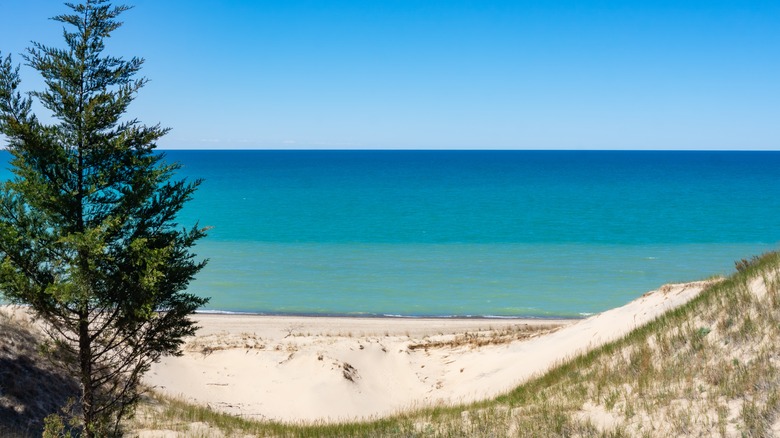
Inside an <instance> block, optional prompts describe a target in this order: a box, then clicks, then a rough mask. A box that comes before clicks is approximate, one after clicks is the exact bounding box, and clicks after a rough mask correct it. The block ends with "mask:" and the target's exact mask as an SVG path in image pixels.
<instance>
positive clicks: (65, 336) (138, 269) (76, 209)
mask: <svg viewBox="0 0 780 438" xmlns="http://www.w3.org/2000/svg"><path fill="white" fill-rule="evenodd" d="M67 6H68V7H69V8H70V9H71V10H72V13H70V14H65V15H59V16H57V17H54V20H56V21H59V22H62V23H64V24H65V25H66V29H65V30H64V33H63V34H64V38H65V43H66V47H65V48H64V49H56V48H51V47H47V46H44V45H42V44H38V43H34V44H33V47H32V48H30V49H28V51H27V53H26V54H25V55H24V59H25V60H26V61H27V65H29V66H30V67H32V68H34V69H35V70H37V71H38V72H39V73H40V74H41V75H42V77H43V78H44V80H45V83H46V88H45V89H44V90H43V91H37V92H33V93H29V95H23V94H22V93H20V92H19V91H18V86H19V84H20V78H19V68H18V67H14V66H13V65H12V62H11V58H10V56H8V57H6V58H4V59H3V58H2V57H1V56H0V134H2V135H4V136H5V138H6V140H7V148H8V150H9V151H10V152H11V154H12V155H13V160H12V166H13V167H12V170H13V173H14V175H15V176H14V178H12V180H11V181H8V182H6V183H5V185H4V186H3V189H2V193H0V291H2V293H3V294H4V296H5V297H6V298H7V299H9V300H10V301H12V302H15V303H22V304H27V305H29V306H30V308H31V309H32V310H33V311H34V312H35V314H36V315H37V316H38V317H39V318H40V319H41V320H43V321H44V322H45V326H46V330H47V332H48V334H49V335H50V337H51V339H52V342H51V343H50V346H51V349H52V351H55V352H57V353H58V354H59V355H61V356H62V357H64V359H65V361H66V363H67V366H68V368H69V371H70V372H71V373H73V375H74V376H76V377H77V379H78V381H79V382H80V384H81V390H82V395H81V399H80V400H78V401H77V402H76V403H75V404H74V405H73V407H72V409H71V415H73V417H74V419H75V421H73V419H72V421H71V423H72V424H75V425H76V427H77V428H78V429H80V430H81V431H82V432H83V434H84V435H85V436H87V437H91V436H107V435H114V434H118V433H120V431H119V424H120V420H121V419H122V418H123V417H126V416H128V415H129V414H131V413H132V409H133V407H134V405H135V403H136V401H137V400H138V397H139V381H140V378H141V376H142V375H143V374H144V372H146V371H147V370H148V369H149V367H150V365H151V364H152V363H153V362H155V361H157V360H158V359H159V358H160V357H161V356H162V355H176V354H180V346H181V344H182V338H183V337H184V336H188V335H192V334H193V333H194V331H195V329H196V328H197V327H196V326H195V325H194V323H193V321H192V320H190V319H189V315H191V314H192V313H193V312H194V311H195V310H196V309H197V308H198V307H200V306H202V305H204V304H205V303H206V302H207V299H204V298H200V297H197V296H195V295H192V294H188V293H186V292H185V289H186V287H187V285H188V283H189V282H190V281H191V280H192V279H193V277H194V275H195V274H196V273H197V272H198V271H199V270H200V269H202V268H203V266H204V265H205V261H197V260H195V258H194V257H195V255H194V254H193V253H192V252H191V251H190V249H191V247H192V246H193V245H194V244H195V243H196V241H197V240H198V239H200V238H202V237H204V235H205V231H206V230H205V229H203V228H198V226H197V225H195V226H194V227H192V228H189V229H187V228H180V227H179V225H178V224H177V223H176V215H177V213H178V212H179V211H180V210H181V208H182V207H183V206H184V204H185V203H186V202H187V201H188V200H189V199H190V198H191V196H192V194H193V192H194V191H195V190H196V188H197V186H198V185H199V183H200V181H194V182H187V181H184V180H174V179H173V176H174V173H175V171H176V170H177V169H178V168H179V166H178V165H176V164H165V162H164V161H163V157H162V155H161V154H157V153H155V152H154V149H155V147H156V141H157V140H158V139H159V138H160V137H162V136H163V135H165V133H166V132H167V131H168V130H167V129H165V128H161V127H160V126H159V125H156V126H151V127H148V126H144V125H142V124H141V123H140V122H139V121H138V120H124V119H123V118H122V116H123V114H124V113H125V112H126V110H127V108H128V105H130V103H131V102H132V101H133V98H134V97H135V95H136V93H137V92H138V91H139V90H140V89H141V88H142V87H143V86H144V84H145V83H146V79H143V78H142V79H135V76H136V74H137V73H138V71H139V70H140V68H141V65H142V64H143V60H142V59H140V58H132V59H129V60H125V59H122V58H116V57H110V56H105V55H103V50H104V40H105V39H106V38H108V37H109V36H110V34H111V33H112V32H113V31H115V30H116V29H117V28H119V27H120V26H121V23H120V22H118V21H116V18H117V17H118V16H119V15H120V14H121V13H122V12H124V11H126V10H127V9H128V7H126V6H118V7H113V6H111V5H110V4H108V3H107V2H106V0H87V1H86V2H85V3H83V4H78V5H73V4H67ZM33 99H37V100H38V101H39V102H40V103H41V104H42V105H43V107H45V108H46V109H48V110H49V111H50V112H51V113H52V114H53V116H54V119H53V120H54V123H53V124H46V123H43V122H41V120H40V119H39V118H37V117H36V116H35V114H33V113H32V112H31V106H32V100H33Z"/></svg>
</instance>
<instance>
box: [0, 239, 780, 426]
mask: <svg viewBox="0 0 780 438" xmlns="http://www.w3.org/2000/svg"><path fill="white" fill-rule="evenodd" d="M738 268H739V269H738V270H737V272H736V273H735V274H734V275H732V276H731V277H729V278H727V279H724V280H722V281H719V282H714V283H713V284H712V285H711V286H710V287H708V288H707V289H706V290H705V291H704V292H703V293H702V294H701V295H699V296H698V297H697V298H695V299H694V300H693V301H691V302H690V303H688V304H686V305H685V306H682V307H681V308H678V309H676V310H674V311H671V312H669V313H667V314H665V315H663V316H662V317H660V318H658V319H656V320H655V321H653V322H651V323H650V324H647V325H646V326H643V327H641V328H639V329H637V330H635V331H633V332H632V333H630V334H629V335H627V336H626V337H624V338H623V339H621V340H619V341H617V342H613V343H611V344H608V345H605V346H603V347H601V348H598V349H596V350H593V351H591V352H589V353H587V354H585V355H582V356H579V357H576V358H573V359H572V360H571V361H569V362H567V363H564V364H561V365H559V366H557V367H555V368H554V369H553V370H551V371H550V372H548V373H546V374H545V375H543V376H540V377H538V378H536V379H533V380H531V381H529V382H527V383H526V384H524V385H522V386H520V387H518V388H516V389H515V390H513V391H511V392H510V393H508V394H504V395H502V396H500V397H497V398H495V399H493V400H489V401H485V402H480V403H475V404H471V405H465V406H453V407H436V408H428V409H423V410H419V411H416V412H407V413H403V414H400V415H398V416H395V417H392V418H384V419H379V420H376V421H373V422H365V423H348V424H313V425H311V424H310V425H303V424H299V425H295V424H278V423H270V422H257V421H250V420H245V419H241V418H237V417H233V416H230V415H225V414H221V413H217V412H214V411H212V410H210V409H208V408H206V407H200V406H194V405H191V404H187V403H185V402H182V401H180V400H174V399H169V398H165V397H162V396H158V395H155V394H151V395H150V396H149V397H148V398H147V400H146V401H145V402H144V403H142V405H141V409H140V410H139V412H138V415H137V416H136V418H135V419H134V420H133V422H132V424H130V425H129V426H131V428H132V429H133V430H135V434H136V435H138V436H143V437H154V436H193V437H221V436H225V437H245V436H280V437H283V436H304V437H305V436H398V437H401V436H403V437H408V436H445V437H460V436H463V437H466V436H469V437H471V436H529V437H530V436H582V437H589V436H595V437H621V436H631V437H633V436H640V437H641V436H647V437H657V436H727V437H730V436H740V437H741V436H745V437H761V436H774V435H778V434H780V417H779V416H778V412H780V349H778V348H777V345H780V254H778V253H770V254H766V255H764V256H762V257H760V258H754V259H751V260H747V261H740V262H739V263H738ZM507 335H508V336H509V335H510V334H507ZM515 335H516V334H512V335H511V336H515ZM430 347H432V346H429V348H430ZM442 347H445V346H442ZM420 348H425V347H423V346H421V347H420ZM476 348H481V347H479V346H476ZM2 385H3V383H2V382H1V381H0V386H2ZM5 391H6V390H5V389H3V392H2V393H0V394H5V393H6V392H5Z"/></svg>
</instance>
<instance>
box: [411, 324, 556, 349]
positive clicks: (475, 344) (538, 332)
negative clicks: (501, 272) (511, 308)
mask: <svg viewBox="0 0 780 438" xmlns="http://www.w3.org/2000/svg"><path fill="white" fill-rule="evenodd" d="M561 327H562V326H561V325H559V324H548V325H531V324H523V325H516V326H511V327H507V328H504V329H501V330H486V331H474V332H471V333H463V334H458V335H451V336H442V337H441V338H439V339H426V340H424V342H416V343H411V344H409V345H408V346H407V349H409V350H411V351H415V350H426V351H427V350H429V349H435V348H450V349H451V348H461V347H466V348H479V347H485V346H488V345H503V344H508V343H510V342H515V341H525V340H528V339H531V338H536V337H538V336H542V335H547V334H550V333H553V332H555V331H558V330H559V329H560V328H561Z"/></svg>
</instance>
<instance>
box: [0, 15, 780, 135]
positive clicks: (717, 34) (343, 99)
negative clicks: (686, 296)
mask: <svg viewBox="0 0 780 438" xmlns="http://www.w3.org/2000/svg"><path fill="white" fill-rule="evenodd" d="M128 3H129V4H131V5H134V6H135V8H134V9H132V10H131V11H129V12H127V13H125V14H124V16H123V19H124V21H125V26H123V27H122V28H120V29H119V30H118V31H117V32H116V33H115V35H114V37H113V38H111V39H110V40H109V41H108V43H107V46H108V52H109V53H112V54H120V55H123V56H140V57H143V58H145V59H146V64H145V67H144V70H143V72H142V73H143V75H144V76H146V77H148V78H149V79H151V82H150V83H149V85H148V86H147V87H146V88H144V89H143V90H142V91H141V93H140V95H139V96H138V98H137V100H136V102H135V103H134V105H133V106H132V107H131V115H132V116H135V117H138V118H139V119H140V120H141V121H143V122H144V123H147V124H154V123H158V122H159V123H161V124H163V125H164V126H169V127H171V128H173V130H172V132H171V133H170V134H169V135H168V136H166V137H165V138H164V139H163V140H162V141H161V143H160V146H161V147H163V148H190V149H192V148H210V149H235V148H262V149H265V148H274V149H280V148H283V149H288V148H306V149H309V148H328V149H344V148H384V149H386V148H392V149H395V148H404V149H408V148H413V149H420V148H422V149H736V150H747V149H757V150H763V149H771V150H778V149H780V2H778V1H777V0H772V1H753V0H741V1H718V0H710V1H685V0H678V1H643V2H639V1H553V0H548V1H522V0H516V1H493V0H482V1H458V0H451V1H438V0H417V1H405V0H381V1H380V0H362V1H324V0H323V1H304V0H284V1H248V0H244V1H238V0H235V1H215V0H211V1H197V2H196V1H183V0H164V1H161V0H137V1H134V2H128ZM2 10H3V13H2V16H0V51H2V53H3V54H4V55H6V54H8V53H11V54H12V55H14V57H15V58H14V59H15V60H16V61H17V62H20V61H21V58H20V57H19V56H18V54H19V53H20V52H21V51H23V50H24V48H25V47H28V46H29V45H30V44H29V42H30V41H31V40H35V41H39V42H42V43H45V44H47V45H53V46H62V39H61V29H62V28H61V25H60V24H59V23H56V22H53V21H50V20H47V18H48V17H51V16H54V15H56V14H59V13H62V12H65V11H66V10H67V9H66V8H65V6H64V5H62V3H60V2H58V1H53V0H7V1H4V2H3V7H2ZM23 79H24V80H25V83H24V86H25V87H27V88H29V89H33V88H38V87H40V85H41V81H40V79H39V78H37V77H36V76H35V73H34V72H32V71H31V70H30V69H23Z"/></svg>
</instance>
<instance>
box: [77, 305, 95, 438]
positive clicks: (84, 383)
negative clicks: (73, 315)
mask: <svg viewBox="0 0 780 438" xmlns="http://www.w3.org/2000/svg"><path fill="white" fill-rule="evenodd" d="M79 365H80V368H81V408H82V410H83V414H82V418H83V420H84V436H85V437H87V438H94V436H95V435H94V433H95V432H94V426H95V425H94V424H93V423H94V422H95V403H94V401H95V400H94V388H93V387H92V342H91V341H90V339H89V313H88V312H84V313H82V314H80V315H79Z"/></svg>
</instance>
